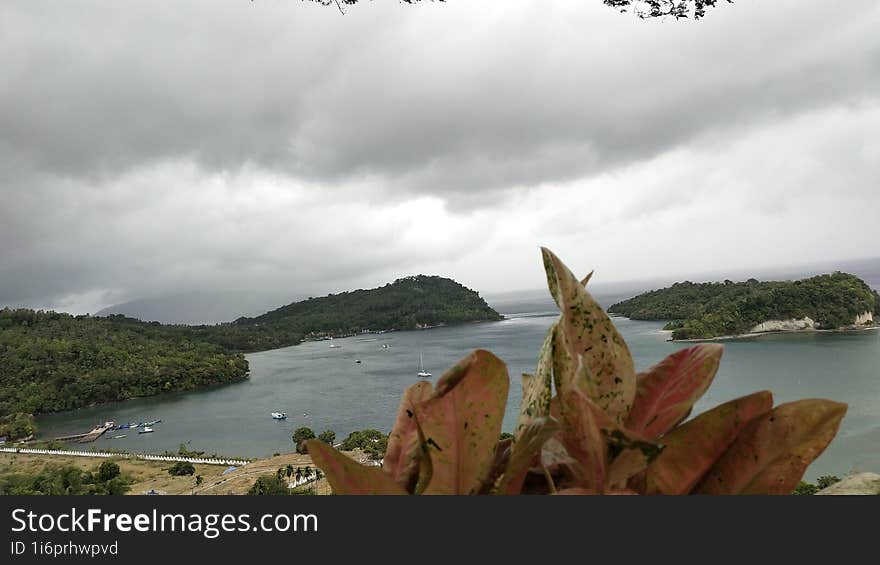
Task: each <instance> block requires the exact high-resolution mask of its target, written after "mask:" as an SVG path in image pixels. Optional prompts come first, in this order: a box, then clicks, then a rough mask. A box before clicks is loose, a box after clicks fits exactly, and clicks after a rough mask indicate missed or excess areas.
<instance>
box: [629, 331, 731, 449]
mask: <svg viewBox="0 0 880 565" xmlns="http://www.w3.org/2000/svg"><path fill="white" fill-rule="evenodd" d="M723 351H724V347H723V346H722V345H718V344H703V345H697V346H694V347H689V348H688V349H682V350H680V351H677V352H675V353H673V354H672V355H669V356H668V357H666V358H665V359H664V360H663V361H661V362H659V363H657V364H656V365H654V366H653V367H651V368H650V369H648V370H647V371H645V372H644V373H640V374H639V375H638V379H637V383H638V384H637V387H636V397H635V400H634V401H633V405H632V409H631V410H630V413H629V418H628V419H627V424H626V427H627V428H628V429H631V430H634V431H636V432H640V433H642V434H643V435H645V436H647V437H650V438H657V437H660V436H661V435H663V434H665V433H666V432H668V431H669V430H670V429H672V427H673V426H675V424H677V423H678V422H679V421H681V420H682V419H683V418H684V417H685V416H687V414H688V413H689V412H690V409H691V407H692V406H693V405H694V403H695V402H696V401H697V400H698V399H699V398H700V397H701V396H703V393H705V392H706V389H708V388H709V385H710V384H712V379H713V378H714V377H715V372H716V371H718V364H719V363H720V362H721V354H722V352H723Z"/></svg>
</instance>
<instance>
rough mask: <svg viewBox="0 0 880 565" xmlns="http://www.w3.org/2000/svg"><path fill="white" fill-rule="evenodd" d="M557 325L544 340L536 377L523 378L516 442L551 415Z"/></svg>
mask: <svg viewBox="0 0 880 565" xmlns="http://www.w3.org/2000/svg"><path fill="white" fill-rule="evenodd" d="M555 328H556V324H555V323H554V324H553V326H551V328H550V331H548V332H547V337H546V338H544V344H543V345H542V346H541V352H540V354H539V355H538V369H537V371H536V372H535V374H534V375H529V374H526V373H524V374H523V376H522V388H523V395H522V402H521V403H520V405H519V419H518V420H517V423H516V430H515V431H514V437H515V438H516V441H519V439H520V438H521V436H522V433H523V430H524V428H525V427H526V426H528V425H529V424H530V423H531V422H532V421H533V420H534V419H536V418H546V417H548V416H549V415H550V399H551V397H552V395H553V333H554V331H555Z"/></svg>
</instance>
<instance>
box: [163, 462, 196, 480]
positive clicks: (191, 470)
mask: <svg viewBox="0 0 880 565" xmlns="http://www.w3.org/2000/svg"><path fill="white" fill-rule="evenodd" d="M195 472H196V468H195V467H193V464H192V463H190V462H189V461H178V462H177V463H175V464H174V465H172V466H171V468H169V469H168V474H170V475H174V476H175V477H181V476H184V475H193V474H195Z"/></svg>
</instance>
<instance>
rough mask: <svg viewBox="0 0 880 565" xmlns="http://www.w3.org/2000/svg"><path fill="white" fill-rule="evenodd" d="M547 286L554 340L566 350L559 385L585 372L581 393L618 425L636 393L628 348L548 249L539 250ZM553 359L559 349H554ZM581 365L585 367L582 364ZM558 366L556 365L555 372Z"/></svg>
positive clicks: (570, 273) (594, 302) (579, 284)
mask: <svg viewBox="0 0 880 565" xmlns="http://www.w3.org/2000/svg"><path fill="white" fill-rule="evenodd" d="M541 250H542V253H543V258H544V269H545V270H546V271H547V284H548V286H549V288H550V293H551V294H552V295H553V298H554V300H556V304H557V305H558V306H559V309H560V310H561V311H562V318H561V321H560V324H559V328H560V330H561V331H560V332H559V333H560V335H561V337H562V339H561V340H559V341H557V342H556V345H557V346H562V347H563V348H564V349H565V351H566V352H567V353H568V357H569V360H570V362H573V364H572V363H561V364H560V368H563V367H565V366H566V365H568V366H567V370H566V372H564V373H562V374H560V375H557V377H556V378H557V383H562V384H563V386H567V385H568V384H571V382H572V381H573V380H575V379H577V378H579V377H578V374H581V373H582V374H584V375H586V377H587V380H586V382H585V385H586V390H585V392H586V393H587V395H588V396H589V397H590V399H592V400H593V402H595V403H596V404H597V405H598V406H599V408H601V409H602V410H603V411H604V412H605V413H607V414H608V416H610V417H611V418H612V419H613V420H614V421H615V422H616V423H617V424H619V425H622V424H623V423H624V421H625V420H626V416H627V414H629V409H630V406H631V405H632V402H633V398H634V397H635V391H636V379H635V370H634V368H633V360H632V356H631V355H630V352H629V348H628V347H627V345H626V342H625V341H624V340H623V337H621V335H620V334H619V333H618V331H617V328H615V327H614V324H613V323H612V322H611V319H610V318H609V317H608V315H607V314H606V313H605V311H604V310H603V309H602V307H601V306H600V305H599V303H598V302H596V300H595V299H594V298H593V297H592V296H591V295H590V293H589V292H587V290H586V289H585V288H584V286H583V285H582V284H581V282H580V281H579V280H578V279H577V278H576V277H575V276H574V275H573V274H572V272H571V271H570V270H569V269H568V267H566V266H565V264H564V263H563V262H562V261H560V260H559V258H558V257H556V255H554V254H553V253H552V252H551V251H550V250H548V249H546V248H541ZM554 355H555V356H556V357H558V356H559V353H558V352H554ZM581 363H585V365H586V371H581V367H580V364H581ZM555 370H556V366H554V371H555Z"/></svg>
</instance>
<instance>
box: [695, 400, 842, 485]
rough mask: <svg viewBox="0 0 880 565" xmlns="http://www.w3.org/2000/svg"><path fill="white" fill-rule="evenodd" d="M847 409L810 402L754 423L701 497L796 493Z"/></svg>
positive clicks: (784, 406) (716, 468) (719, 464)
mask: <svg viewBox="0 0 880 565" xmlns="http://www.w3.org/2000/svg"><path fill="white" fill-rule="evenodd" d="M846 409H847V406H846V404H842V403H839V402H833V401H831V400H819V399H807V400H798V401H796V402H789V403H787V404H780V405H779V406H777V407H776V408H774V409H773V410H772V411H770V412H768V413H767V414H764V415H763V416H761V417H760V418H757V419H755V420H754V421H752V422H751V423H750V424H749V425H748V426H747V427H746V428H745V429H743V430H742V432H740V434H739V436H738V437H737V438H736V441H734V442H733V444H732V445H731V446H730V448H729V449H728V450H727V451H726V452H725V453H724V455H722V456H721V458H720V459H719V460H718V462H717V463H715V465H714V466H713V467H712V469H710V470H709V473H708V474H707V475H706V477H705V478H703V480H702V481H701V482H700V484H699V485H697V488H696V490H695V492H698V493H701V494H791V492H792V491H793V490H794V489H795V487H796V486H797V485H798V482H799V481H800V480H801V478H802V477H803V475H804V472H805V471H806V470H807V467H808V466H809V465H810V463H812V462H813V460H814V459H815V458H816V457H818V456H819V455H821V453H822V452H823V451H824V450H825V448H826V447H827V446H828V444H829V443H831V440H832V439H834V436H835V435H836V434H837V429H838V427H839V426H840V421H841V420H842V419H843V416H844V415H845V414H846Z"/></svg>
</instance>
